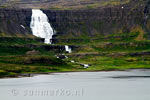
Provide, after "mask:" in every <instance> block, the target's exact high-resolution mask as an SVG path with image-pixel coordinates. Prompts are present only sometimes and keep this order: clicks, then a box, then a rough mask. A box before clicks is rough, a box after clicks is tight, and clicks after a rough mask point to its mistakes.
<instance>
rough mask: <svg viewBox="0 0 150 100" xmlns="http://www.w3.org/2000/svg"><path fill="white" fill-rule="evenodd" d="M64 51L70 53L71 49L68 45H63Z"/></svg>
mask: <svg viewBox="0 0 150 100" xmlns="http://www.w3.org/2000/svg"><path fill="white" fill-rule="evenodd" d="M65 50H66V52H68V53H71V52H72V51H71V48H70V47H69V46H68V45H65Z"/></svg>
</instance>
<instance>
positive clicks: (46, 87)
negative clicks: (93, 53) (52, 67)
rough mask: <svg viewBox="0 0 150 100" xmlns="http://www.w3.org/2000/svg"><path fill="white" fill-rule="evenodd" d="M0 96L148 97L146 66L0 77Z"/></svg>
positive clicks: (58, 99) (67, 99)
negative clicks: (144, 67) (143, 68)
mask: <svg viewBox="0 0 150 100" xmlns="http://www.w3.org/2000/svg"><path fill="white" fill-rule="evenodd" d="M0 99H1V100H150V70H142V69H141V70H130V71H110V72H69V73H53V74H49V75H37V76H34V77H23V78H7V79H0Z"/></svg>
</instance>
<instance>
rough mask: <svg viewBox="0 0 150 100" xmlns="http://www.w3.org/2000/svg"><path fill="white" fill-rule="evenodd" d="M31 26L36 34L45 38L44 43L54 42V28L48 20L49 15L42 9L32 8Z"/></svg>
mask: <svg viewBox="0 0 150 100" xmlns="http://www.w3.org/2000/svg"><path fill="white" fill-rule="evenodd" d="M30 28H31V30H32V33H33V35H34V36H36V37H40V38H44V39H45V41H44V43H47V44H51V43H52V41H51V39H52V36H53V34H54V30H53V29H52V27H51V25H50V23H49V21H48V17H47V16H46V14H44V13H43V11H41V10H40V9H32V17H31V23H30Z"/></svg>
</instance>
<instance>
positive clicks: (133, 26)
mask: <svg viewBox="0 0 150 100" xmlns="http://www.w3.org/2000/svg"><path fill="white" fill-rule="evenodd" d="M147 3H148V0H145V1H139V0H132V1H131V2H130V3H128V4H124V5H117V6H112V7H111V6H109V7H100V8H97V9H91V10H88V9H87V10H86V9H84V10H43V11H44V13H46V14H47V16H48V18H49V22H50V23H51V25H52V27H53V28H54V29H55V30H56V32H57V34H56V35H55V37H56V38H59V39H60V38H78V37H81V38H82V37H97V36H102V35H108V34H113V33H129V32H133V31H138V30H137V27H141V29H142V31H144V32H145V33H147V32H149V31H150V28H148V27H149V25H150V21H149V20H150V18H149V15H150V14H149V10H148V9H149V5H147ZM145 12H146V15H147V18H146V19H145V14H144V13H145ZM31 14H32V12H31V9H0V35H1V36H30V35H32V32H31V29H30V20H31ZM144 23H146V24H144ZM21 25H23V26H24V27H25V29H24V28H23V27H21Z"/></svg>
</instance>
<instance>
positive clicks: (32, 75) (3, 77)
mask: <svg viewBox="0 0 150 100" xmlns="http://www.w3.org/2000/svg"><path fill="white" fill-rule="evenodd" d="M131 70H150V69H144V68H141V69H140V68H137V69H126V70H109V71H107V70H99V71H98V70H97V71H63V72H40V73H23V74H18V75H15V76H0V79H13V78H24V77H34V76H38V75H52V74H57V73H73V72H75V73H76V72H114V71H123V72H125V71H131Z"/></svg>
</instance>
